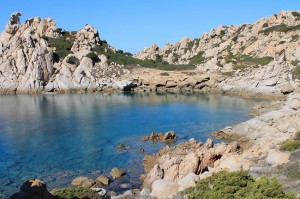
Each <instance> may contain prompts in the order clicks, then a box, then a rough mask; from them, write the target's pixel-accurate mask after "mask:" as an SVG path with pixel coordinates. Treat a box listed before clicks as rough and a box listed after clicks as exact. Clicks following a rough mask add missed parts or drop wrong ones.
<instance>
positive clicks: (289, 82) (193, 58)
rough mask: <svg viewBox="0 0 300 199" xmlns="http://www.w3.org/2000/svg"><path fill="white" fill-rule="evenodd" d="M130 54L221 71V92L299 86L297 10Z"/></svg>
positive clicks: (205, 70)
mask: <svg viewBox="0 0 300 199" xmlns="http://www.w3.org/2000/svg"><path fill="white" fill-rule="evenodd" d="M134 57H136V58H139V59H149V60H164V61H166V62H168V63H170V64H181V65H196V66H197V69H198V71H200V72H202V73H205V74H221V75H223V76H224V77H225V79H224V80H220V79H219V80H220V84H219V85H218V88H219V89H221V90H223V91H230V90H231V91H233V90H236V92H239V91H241V90H244V89H247V90H251V91H253V92H258V93H259V92H264V93H280V92H281V89H283V90H282V92H290V91H292V90H293V89H295V88H297V87H298V86H299V83H298V81H297V77H299V76H298V75H299V70H298V69H297V68H296V67H297V66H298V67H299V66H300V64H299V63H300V13H299V12H298V11H283V12H281V13H279V14H278V15H276V14H275V15H272V16H271V17H269V18H262V19H259V20H258V21H256V22H255V23H254V24H243V25H240V26H220V27H218V28H216V29H212V30H211V31H210V32H209V33H205V34H204V35H203V36H202V37H201V38H196V39H190V38H184V39H182V40H181V41H180V42H178V43H175V44H165V46H164V47H163V48H159V47H158V46H157V45H152V46H151V47H150V48H145V49H144V50H142V51H141V52H139V53H138V54H136V55H134ZM295 68H296V70H295ZM295 79H296V80H295Z"/></svg>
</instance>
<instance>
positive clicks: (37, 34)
mask: <svg viewBox="0 0 300 199" xmlns="http://www.w3.org/2000/svg"><path fill="white" fill-rule="evenodd" d="M20 16H21V13H13V14H12V16H11V17H10V19H9V21H8V24H7V26H6V28H5V30H4V32H3V33H2V34H1V37H0V92H1V93H12V92H18V93H33V92H42V91H48V92H49V91H58V92H71V91H79V90H81V91H101V90H103V89H104V88H106V87H108V88H111V89H112V90H124V89H128V90H130V89H131V88H132V86H134V85H133V84H132V81H128V80H127V81H121V82H119V80H118V78H117V77H118V76H120V75H123V74H129V73H130V71H129V70H128V69H125V68H123V66H120V65H116V64H111V65H110V64H108V60H107V57H106V56H105V55H103V54H99V55H98V58H99V61H97V63H94V62H93V61H92V60H91V59H90V58H88V57H86V55H87V54H88V53H91V52H92V50H93V49H94V48H96V47H97V45H100V38H99V33H98V31H97V30H96V29H94V28H93V27H92V26H91V25H86V26H85V27H84V28H82V29H80V30H79V31H78V32H77V33H76V35H75V36H74V37H75V39H74V43H73V46H72V48H71V49H70V50H71V51H70V54H69V55H67V56H66V57H65V58H64V59H61V60H59V61H58V60H56V58H55V56H54V53H55V52H56V49H55V48H52V47H49V43H48V42H47V39H46V38H59V37H62V33H61V32H60V30H59V29H58V28H57V27H56V23H55V21H53V20H52V19H50V18H47V19H40V18H38V17H36V18H32V19H29V20H26V22H25V23H24V24H21V23H20ZM66 39H67V40H71V38H70V37H68V38H66ZM107 48H109V49H110V50H113V51H114V49H113V48H112V47H110V46H109V45H108V46H107Z"/></svg>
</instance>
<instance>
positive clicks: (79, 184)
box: [71, 176, 88, 186]
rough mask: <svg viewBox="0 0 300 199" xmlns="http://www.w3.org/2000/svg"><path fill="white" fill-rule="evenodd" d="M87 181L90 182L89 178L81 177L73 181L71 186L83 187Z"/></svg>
mask: <svg viewBox="0 0 300 199" xmlns="http://www.w3.org/2000/svg"><path fill="white" fill-rule="evenodd" d="M86 180H88V178H87V177H83V176H80V177H77V178H75V179H74V180H72V182H71V184H72V185H73V186H81V185H82V184H83V182H84V181H86Z"/></svg>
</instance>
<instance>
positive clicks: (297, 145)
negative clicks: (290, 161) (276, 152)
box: [281, 140, 300, 151]
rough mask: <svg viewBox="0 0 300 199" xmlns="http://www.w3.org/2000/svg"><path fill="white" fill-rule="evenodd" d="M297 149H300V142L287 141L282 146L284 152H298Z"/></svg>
mask: <svg viewBox="0 0 300 199" xmlns="http://www.w3.org/2000/svg"><path fill="white" fill-rule="evenodd" d="M297 149H300V141H299V140H286V141H284V142H283V143H282V145H281V150H283V151H296V150H297Z"/></svg>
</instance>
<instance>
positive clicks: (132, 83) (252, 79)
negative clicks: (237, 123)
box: [0, 11, 300, 97]
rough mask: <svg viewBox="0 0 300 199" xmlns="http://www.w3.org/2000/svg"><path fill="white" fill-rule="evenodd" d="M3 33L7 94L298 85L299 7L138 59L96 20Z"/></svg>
mask: <svg viewBox="0 0 300 199" xmlns="http://www.w3.org/2000/svg"><path fill="white" fill-rule="evenodd" d="M20 16H21V13H13V14H12V16H11V17H10V19H9V22H8V24H7V26H6V28H5V30H4V32H3V33H2V34H1V37H0V92H1V93H14V92H17V93H28V92H29V93H35V92H89V91H90V92H95V91H107V92H113V91H115V90H123V91H124V90H135V91H167V92H183V91H200V92H207V91H210V92H211V91H217V92H225V93H235V94H241V95H247V96H249V94H251V96H253V95H255V96H256V97H257V96H260V95H261V94H264V95H272V96H273V95H275V96H276V97H282V96H284V94H288V93H291V92H294V91H295V90H296V91H297V90H299V85H300V83H299V80H298V78H300V12H298V11H289V12H287V11H283V12H281V13H279V14H278V15H273V16H271V17H269V18H262V19H260V20H258V21H257V22H255V23H254V24H243V25H240V26H220V27H218V28H216V29H213V30H211V31H210V32H209V33H205V34H204V35H203V36H202V37H201V38H196V39H190V38H184V39H183V40H182V41H180V42H178V43H176V44H166V45H165V46H164V47H163V48H159V47H158V46H157V45H153V46H151V47H150V48H146V49H144V50H143V51H141V52H140V53H138V54H136V55H134V56H132V55H131V54H130V53H124V52H123V51H122V50H116V49H115V48H113V47H112V46H110V45H109V44H108V43H107V42H106V41H105V40H101V39H100V37H99V33H98V31H97V30H96V29H94V28H93V27H92V26H91V25H86V26H85V27H84V28H82V29H80V30H79V31H73V32H69V31H64V30H62V29H60V28H57V27H56V23H55V21H53V20H52V19H50V18H47V19H40V18H38V17H36V18H32V19H28V20H26V21H25V23H23V24H21V23H20Z"/></svg>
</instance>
